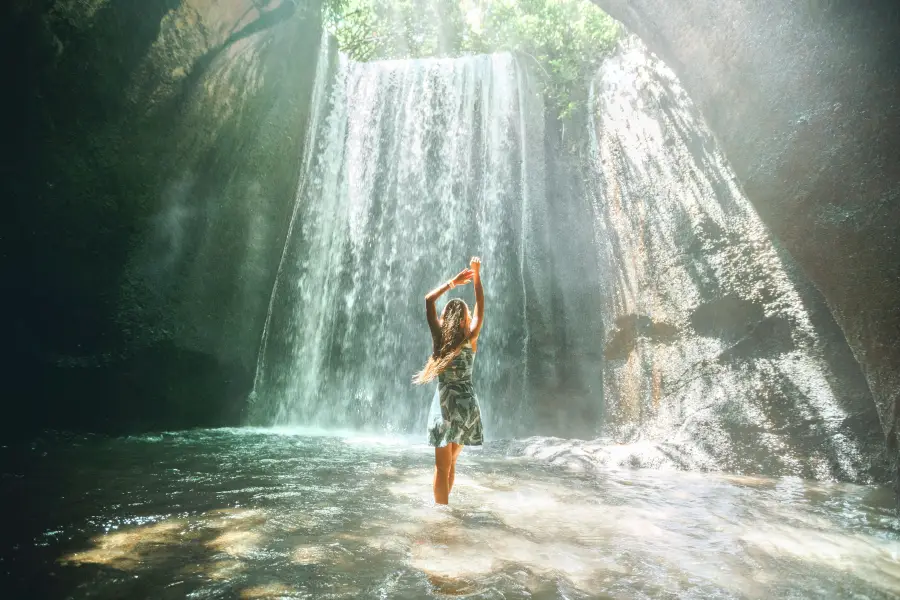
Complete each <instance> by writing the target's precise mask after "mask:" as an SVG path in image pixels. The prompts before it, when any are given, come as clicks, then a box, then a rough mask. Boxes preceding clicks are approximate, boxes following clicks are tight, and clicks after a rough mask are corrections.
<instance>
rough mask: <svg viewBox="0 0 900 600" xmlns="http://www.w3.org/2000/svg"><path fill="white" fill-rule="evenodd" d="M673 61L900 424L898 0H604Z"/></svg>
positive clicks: (886, 425)
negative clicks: (819, 292) (798, 0)
mask: <svg viewBox="0 0 900 600" xmlns="http://www.w3.org/2000/svg"><path fill="white" fill-rule="evenodd" d="M595 2H596V4H597V5H598V6H600V7H601V8H603V9H605V10H607V11H608V12H609V13H610V14H611V15H612V16H613V17H615V18H617V19H620V20H621V21H623V22H624V23H625V25H626V26H627V27H628V28H629V29H630V30H631V31H633V32H634V33H636V34H637V35H639V36H641V38H642V39H643V40H644V41H645V42H646V43H647V44H648V45H649V46H650V48H651V49H652V50H653V51H655V52H656V53H657V54H659V55H660V57H661V58H662V59H663V60H664V61H665V62H666V63H667V64H668V65H670V66H671V67H672V69H673V70H674V71H675V72H676V73H677V74H678V76H679V77H680V79H681V81H682V82H683V83H684V85H685V88H686V90H687V92H688V93H689V94H690V96H691V98H692V99H693V100H694V101H695V102H696V104H697V106H698V107H699V109H700V110H701V111H702V113H703V115H704V116H705V118H706V119H707V121H708V122H709V125H710V128H711V129H712V131H713V133H714V134H715V136H716V139H717V140H718V141H719V143H720V144H721V149H722V152H723V153H724V154H725V155H726V156H727V158H728V160H729V162H730V163H731V165H732V166H733V168H734V170H735V173H736V176H737V179H738V181H739V182H740V184H741V185H742V187H743V189H744V190H745V192H746V194H747V198H748V199H749V200H750V202H751V203H752V204H753V206H754V207H755V208H756V210H757V211H758V213H759V215H760V217H761V219H762V221H763V222H764V223H765V224H766V225H767V226H768V228H769V229H770V230H771V231H772V232H773V233H774V235H775V236H776V237H777V239H778V240H779V241H780V242H781V243H782V244H783V245H784V247H785V248H786V249H787V250H788V251H789V252H790V253H791V255H792V256H793V257H794V259H795V260H796V261H797V264H798V265H799V266H800V268H802V269H803V271H804V272H805V274H806V275H807V276H808V277H809V278H810V280H811V281H812V282H813V284H814V285H815V286H816V287H817V288H818V289H819V290H820V291H821V293H822V295H823V296H824V298H825V300H826V301H827V304H828V307H829V309H830V310H831V312H832V313H833V315H834V318H835V320H836V321H837V323H838V324H839V325H840V326H841V328H842V329H843V331H844V333H845V334H846V337H847V341H848V342H849V344H850V347H851V348H852V350H853V353H854V356H855V357H856V359H857V360H858V361H859V363H860V365H861V367H862V370H863V373H864V374H865V377H866V380H867V381H868V384H869V386H870V387H871V389H872V393H873V397H874V400H875V403H876V406H877V407H878V410H879V415H880V417H881V425H882V430H883V432H884V433H885V435H886V437H887V438H888V445H889V447H890V448H891V449H892V452H895V451H896V449H897V448H898V447H900V446H898V442H900V440H898V438H897V436H898V435H900V425H898V423H900V421H898V419H900V411H898V402H900V344H898V343H897V332H898V331H900V311H898V309H897V306H898V302H897V299H898V298H900V258H898V257H900V254H898V252H897V248H898V240H900V225H898V224H900V202H898V201H897V199H898V194H900V160H898V154H897V139H898V137H900V103H898V102H897V98H898V97H900V62H898V60H897V57H898V56H900V52H898V48H897V40H898V39H900V36H898V34H900V6H898V5H897V3H896V2H893V1H891V0H874V1H872V2H854V1H852V0H822V1H816V2H779V1H777V0H772V1H755V0H725V1H720V0H694V1H691V2H680V1H671V0H595Z"/></svg>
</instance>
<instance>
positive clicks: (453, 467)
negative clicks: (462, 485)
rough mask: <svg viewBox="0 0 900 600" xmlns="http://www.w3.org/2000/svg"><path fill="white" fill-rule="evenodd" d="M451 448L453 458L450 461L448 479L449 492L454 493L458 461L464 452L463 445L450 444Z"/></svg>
mask: <svg viewBox="0 0 900 600" xmlns="http://www.w3.org/2000/svg"><path fill="white" fill-rule="evenodd" d="M450 448H451V449H452V456H451V460H450V476H449V477H448V478H447V481H448V486H447V491H448V493H449V492H452V491H453V478H454V476H456V459H457V458H459V455H460V453H461V452H462V449H463V447H462V444H454V443H453V442H450Z"/></svg>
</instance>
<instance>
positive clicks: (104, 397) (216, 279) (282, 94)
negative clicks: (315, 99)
mask: <svg viewBox="0 0 900 600" xmlns="http://www.w3.org/2000/svg"><path fill="white" fill-rule="evenodd" d="M319 6H320V4H319V3H317V2H315V1H312V2H308V3H299V2H296V1H293V0H269V1H259V0H255V1H251V0H239V1H235V2H224V1H215V0H140V1H138V0H91V1H84V2H71V1H65V0H57V1H46V2H42V3H40V2H39V3H34V2H13V3H11V4H9V5H7V6H6V7H5V8H4V9H3V13H4V14H3V15H2V19H0V27H2V31H0V39H2V43H3V45H4V51H5V54H6V55H7V56H16V57H18V60H17V61H16V62H15V63H14V65H13V69H12V71H11V72H10V73H9V74H8V75H7V80H6V82H5V84H6V85H5V86H4V88H5V90H6V91H7V92H6V95H7V100H8V103H9V106H10V109H9V110H7V111H5V114H4V115H3V117H2V118H3V120H4V131H5V132H10V133H9V134H8V136H7V139H6V143H5V144H3V148H2V152H3V154H2V159H3V160H2V165H3V171H2V173H0V182H2V186H3V194H4V198H5V200H6V202H7V203H8V205H9V206H10V207H11V209H12V210H11V211H9V213H8V214H9V217H8V218H5V219H4V220H3V223H2V231H0V235H2V238H0V239H2V248H3V251H2V254H0V260H2V267H3V269H4V271H3V272H4V273H5V275H6V276H5V277H4V281H3V294H2V297H3V300H2V302H3V309H4V314H5V315H7V316H8V320H7V339H6V343H5V348H6V354H7V356H6V357H5V360H4V361H3V364H4V368H5V370H7V372H8V376H7V377H6V378H5V379H6V381H7V382H8V389H7V393H6V394H5V396H6V398H7V402H8V403H9V404H10V405H11V406H15V407H16V413H17V414H16V416H15V417H14V418H11V419H7V420H6V422H5V423H4V425H5V429H8V430H9V432H10V433H15V432H27V431H29V430H30V429H32V428H35V427H59V428H86V429H91V430H94V431H97V430H111V431H122V430H135V429H154V428H183V427H190V426H199V425H220V424H237V423H238V421H239V416H240V415H239V411H240V410H241V407H242V406H243V401H244V398H245V397H246V394H247V392H248V391H249V388H250V386H251V385H252V377H253V369H254V366H255V359H256V350H257V347H258V343H259V332H260V331H261V329H262V323H263V322H264V319H265V314H266V308H267V303H268V295H269V294H268V292H269V290H270V289H271V283H272V280H273V278H274V270H275V267H276V266H277V264H278V256H279V253H280V252H281V248H282V246H283V240H284V235H285V232H286V227H287V220H288V216H289V214H290V210H291V207H292V205H293V201H294V198H295V190H296V186H297V177H298V175H299V163H300V156H301V154H302V145H303V142H304V134H303V132H304V128H305V125H306V118H307V113H308V111H309V104H310V99H309V95H310V91H311V88H312V82H313V78H314V75H315V69H316V57H317V56H318V51H319V45H320V44H319V40H320V31H321V23H320V10H319Z"/></svg>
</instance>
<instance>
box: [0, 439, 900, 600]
mask: <svg viewBox="0 0 900 600" xmlns="http://www.w3.org/2000/svg"><path fill="white" fill-rule="evenodd" d="M3 452H5V453H6V454H5V456H4V464H3V479H2V486H3V489H2V491H3V495H4V498H5V502H4V505H5V506H7V508H8V512H7V515H6V519H5V520H6V521H7V534H6V536H5V538H6V539H7V541H8V543H7V542H4V543H3V546H2V549H0V560H2V562H0V573H2V575H3V577H4V578H5V580H6V584H4V587H5V589H6V590H7V591H8V592H9V593H10V594H11V595H6V594H4V597H6V598H101V599H104V598H110V599H111V598H116V599H119V598H130V599H134V598H241V599H250V598H322V599H327V598H334V599H337V598H348V599H349V598H385V599H386V598H398V599H406V598H409V599H421V598H448V597H467V598H483V599H500V598H535V599H555V598H566V599H569V600H574V599H580V598H616V599H619V598H621V599H632V598H679V599H681V598H842V599H843V598H854V599H864V598H870V599H871V598H896V597H900V527H898V521H897V517H896V514H895V513H894V512H893V506H894V504H893V498H892V495H891V493H890V491H889V490H886V489H883V488H875V487H863V486H854V485H846V484H828V483H815V482H805V481H802V480H799V479H794V478H784V479H765V478H754V477H745V476H729V475H715V474H695V473H679V472H663V471H650V470H642V471H628V470H610V469H598V470H595V471H590V472H588V471H579V472H576V471H571V470H566V469H563V468H560V467H553V466H550V465H548V464H545V463H542V462H541V461H539V460H535V459H529V458H522V457H511V456H507V452H506V450H505V447H504V446H503V445H502V444H495V445H489V446H487V447H485V448H484V449H481V450H476V449H466V450H465V451H464V452H463V454H462V457H461V458H460V462H459V466H458V474H457V479H456V484H455V487H454V489H453V493H452V495H451V506H450V507H436V506H434V504H433V502H432V500H431V489H430V488H431V474H432V465H433V451H432V450H431V449H430V448H428V447H427V446H424V445H415V444H412V443H410V442H408V441H404V440H400V439H382V438H365V437H358V436H340V435H331V436H324V435H309V434H301V433H298V432H284V431H282V432H272V431H260V430H210V431H194V432H185V433H175V434H164V435H161V436H144V437H131V438H118V439H110V438H102V437H72V436H45V437H44V438H42V439H39V440H37V441H35V442H34V443H32V444H30V445H29V446H28V447H26V448H19V449H12V448H8V447H4V449H3ZM11 506H18V508H14V509H12V510H9V507H11Z"/></svg>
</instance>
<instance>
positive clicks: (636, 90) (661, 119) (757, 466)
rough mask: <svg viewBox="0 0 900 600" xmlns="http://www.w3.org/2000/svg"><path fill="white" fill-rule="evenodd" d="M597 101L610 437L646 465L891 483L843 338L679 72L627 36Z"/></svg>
mask: <svg viewBox="0 0 900 600" xmlns="http://www.w3.org/2000/svg"><path fill="white" fill-rule="evenodd" d="M591 96H592V99H593V106H592V109H591V128H590V134H591V136H592V139H591V147H592V153H593V154H592V158H591V160H592V170H591V172H590V173H589V176H591V177H592V178H593V184H594V187H593V188H592V208H593V215H594V220H595V229H596V236H595V239H596V240H597V246H598V251H599V255H600V257H601V260H600V263H601V265H600V274H601V287H602V288H603V289H604V290H609V293H608V294H606V295H604V296H603V299H604V306H603V307H602V309H601V316H602V319H603V323H604V326H605V329H606V330H607V331H610V332H612V335H611V337H610V338H609V341H608V343H607V345H606V347H605V353H604V358H605V362H604V366H603V369H604V371H603V372H604V379H603V385H604V394H603V396H604V398H605V401H606V404H605V406H606V419H607V421H606V429H605V431H604V432H603V433H604V435H605V436H606V437H607V438H609V439H612V440H615V441H616V442H618V443H625V442H628V443H632V444H636V446H635V448H636V449H640V448H645V449H646V450H647V452H648V453H649V454H647V455H646V456H645V457H644V458H646V460H644V459H642V458H641V457H640V455H639V454H635V458H634V460H635V461H636V462H635V464H640V465H649V464H656V463H657V462H659V460H662V459H660V456H665V457H667V458H665V460H664V461H663V462H665V463H671V464H675V465H679V466H681V467H682V468H702V469H724V470H737V471H742V472H766V473H770V474H802V475H803V476H807V477H815V478H839V479H849V480H855V481H869V480H872V479H878V478H880V477H882V476H883V470H882V465H881V463H880V462H879V455H880V453H879V446H880V440H879V435H878V434H879V432H878V431H877V426H875V425H874V423H875V422H876V419H877V415H876V411H875V405H874V403H873V401H872V396H871V394H870V393H869V391H868V389H867V388H866V384H865V381H864V380H863V378H862V377H861V374H860V372H859V369H858V366H856V365H854V364H853V360H852V357H850V356H849V351H848V348H847V346H846V342H845V341H844V340H843V336H842V335H841V332H840V331H839V330H838V329H837V327H835V325H834V323H833V322H829V321H828V320H827V319H823V318H822V316H821V315H822V314H823V312H824V313H827V309H826V308H825V307H824V306H823V305H822V302H821V298H820V297H819V296H818V295H817V293H816V292H815V290H814V289H813V288H812V286H810V285H809V283H808V281H807V280H806V279H805V277H804V276H803V274H802V273H801V272H799V270H798V269H797V268H796V266H795V264H794V263H793V260H792V258H791V256H790V255H788V254H787V253H785V252H784V251H783V249H781V248H780V247H779V245H778V244H777V241H776V240H775V239H773V237H772V235H771V233H770V231H769V230H768V229H767V228H766V227H765V226H764V225H763V224H762V222H761V220H760V217H759V215H758V214H757V213H756V211H755V210H754V207H753V206H752V205H751V203H750V202H749V200H748V198H747V197H746V196H745V195H744V194H743V192H742V189H741V187H740V186H739V185H738V183H737V181H736V177H735V174H734V173H733V172H732V171H731V168H730V166H729V164H728V162H727V160H726V159H725V157H724V155H723V153H722V151H721V149H720V148H719V146H718V145H717V143H716V139H715V138H714V137H713V135H712V133H711V131H710V130H709V129H708V127H707V125H706V124H705V122H704V121H703V119H702V117H701V116H700V113H699V111H698V109H697V107H696V106H695V105H694V104H693V103H692V101H691V99H690V98H689V97H688V95H687V92H686V90H685V89H684V88H682V86H681V84H680V82H679V80H678V78H677V77H676V76H675V74H674V73H673V72H672V71H671V70H670V69H669V68H668V67H667V66H666V65H665V64H663V63H662V61H660V60H659V58H658V57H656V56H654V55H653V54H652V53H650V52H649V51H648V50H647V48H646V47H645V46H644V45H643V43H642V42H641V41H639V40H637V39H636V38H632V39H629V40H628V41H626V42H625V43H624V44H623V46H622V49H621V51H620V52H619V53H618V54H617V55H616V56H614V57H613V58H611V59H609V60H607V61H606V63H604V65H603V66H602V67H601V68H600V71H599V72H598V75H597V78H596V79H595V81H594V83H593V90H592V95H591ZM835 356H840V357H842V358H841V360H839V361H835V360H833V359H834V357H835ZM651 455H652V457H651Z"/></svg>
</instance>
